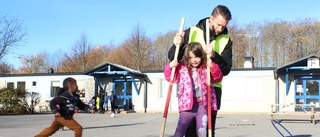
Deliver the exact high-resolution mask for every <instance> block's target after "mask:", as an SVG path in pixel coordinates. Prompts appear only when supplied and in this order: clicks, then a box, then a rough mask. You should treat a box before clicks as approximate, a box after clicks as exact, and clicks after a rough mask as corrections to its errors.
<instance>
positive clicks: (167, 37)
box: [153, 31, 177, 70]
mask: <svg viewBox="0 0 320 137" xmlns="http://www.w3.org/2000/svg"><path fill="white" fill-rule="evenodd" d="M176 33H177V31H168V32H167V33H165V34H161V33H160V34H158V35H157V37H156V40H155V41H154V51H153V54H154V60H155V64H156V68H155V69H157V70H162V69H163V68H164V67H165V65H166V64H167V63H168V58H167V54H168V50H169V48H170V47H171V46H172V43H173V42H172V40H173V37H174V36H175V34H176Z"/></svg>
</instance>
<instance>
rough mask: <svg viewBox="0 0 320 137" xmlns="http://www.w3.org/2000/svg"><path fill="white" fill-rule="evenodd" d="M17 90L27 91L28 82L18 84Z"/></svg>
mask: <svg viewBox="0 0 320 137" xmlns="http://www.w3.org/2000/svg"><path fill="white" fill-rule="evenodd" d="M17 89H22V90H25V89H26V82H24V81H22V82H17Z"/></svg>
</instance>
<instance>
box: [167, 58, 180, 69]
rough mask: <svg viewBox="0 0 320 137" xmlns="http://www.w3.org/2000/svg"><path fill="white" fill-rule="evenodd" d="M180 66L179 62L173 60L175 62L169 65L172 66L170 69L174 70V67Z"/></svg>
mask: <svg viewBox="0 0 320 137" xmlns="http://www.w3.org/2000/svg"><path fill="white" fill-rule="evenodd" d="M178 64H179V63H178V61H176V60H173V61H171V62H170V64H169V65H170V68H173V67H177V66H178Z"/></svg>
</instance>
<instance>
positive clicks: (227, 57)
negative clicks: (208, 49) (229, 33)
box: [211, 39, 232, 76]
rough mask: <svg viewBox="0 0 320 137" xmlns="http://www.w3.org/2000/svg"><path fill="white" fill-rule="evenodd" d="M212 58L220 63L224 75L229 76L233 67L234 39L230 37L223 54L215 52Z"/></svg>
mask: <svg viewBox="0 0 320 137" xmlns="http://www.w3.org/2000/svg"><path fill="white" fill-rule="evenodd" d="M211 60H212V62H214V63H216V64H218V65H219V67H220V69H221V71H222V74H223V76H227V75H228V74H229V73H230V71H231V68H232V41H231V40H230V39H229V41H228V44H227V45H226V47H225V48H224V50H223V51H222V53H221V55H219V53H217V52H213V54H212V56H211Z"/></svg>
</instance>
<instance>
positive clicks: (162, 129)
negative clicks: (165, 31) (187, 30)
mask: <svg viewBox="0 0 320 137" xmlns="http://www.w3.org/2000/svg"><path fill="white" fill-rule="evenodd" d="M184 22H185V19H184V18H182V19H181V24H180V28H179V33H180V34H182V32H183V28H184ZM175 46H176V52H175V53H174V61H177V60H178V54H179V49H180V45H175ZM175 71H176V67H173V68H172V71H171V77H170V84H169V88H168V94H167V100H166V105H165V108H164V111H163V119H162V126H161V131H160V137H163V136H164V131H165V128H166V122H167V116H168V108H169V102H170V99H171V92H172V85H173V78H174V74H175Z"/></svg>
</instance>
